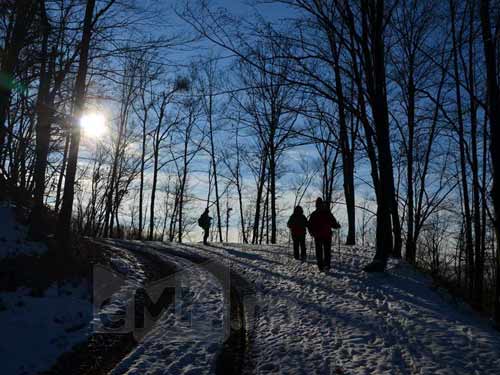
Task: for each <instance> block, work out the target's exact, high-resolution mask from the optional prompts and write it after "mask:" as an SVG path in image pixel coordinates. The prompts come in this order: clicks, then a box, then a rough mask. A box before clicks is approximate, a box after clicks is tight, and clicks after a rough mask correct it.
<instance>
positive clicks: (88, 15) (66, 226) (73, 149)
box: [58, 0, 95, 248]
mask: <svg viewBox="0 0 500 375" xmlns="http://www.w3.org/2000/svg"><path fill="white" fill-rule="evenodd" d="M94 6H95V0H88V1H87V6H86V9H85V19H84V22H83V34H82V43H81V46H80V63H79V66H78V73H77V76H76V82H75V116H74V117H75V120H73V124H72V126H71V144H70V148H69V155H68V165H67V170H66V179H65V181H64V198H63V202H62V207H61V212H60V214H59V228H58V230H59V233H58V238H59V241H60V243H61V246H62V247H63V248H68V245H69V242H70V237H71V215H72V211H73V198H74V194H75V176H76V168H77V163H78V150H79V147H80V124H79V123H78V119H79V118H80V116H81V114H82V111H83V109H84V106H85V80H86V77H87V68H88V53H89V46H90V39H91V36H92V35H91V34H92V19H93V13H94Z"/></svg>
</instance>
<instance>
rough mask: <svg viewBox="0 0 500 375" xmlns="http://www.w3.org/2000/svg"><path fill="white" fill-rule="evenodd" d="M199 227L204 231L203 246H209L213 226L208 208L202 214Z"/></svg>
mask: <svg viewBox="0 0 500 375" xmlns="http://www.w3.org/2000/svg"><path fill="white" fill-rule="evenodd" d="M198 225H199V226H200V227H201V228H202V229H203V231H204V233H203V244H204V245H208V242H207V240H208V236H209V234H210V226H211V225H212V218H211V217H210V216H209V211H208V208H206V209H205V211H204V212H203V213H202V214H201V216H200V218H199V219H198Z"/></svg>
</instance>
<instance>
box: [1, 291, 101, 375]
mask: <svg viewBox="0 0 500 375" xmlns="http://www.w3.org/2000/svg"><path fill="white" fill-rule="evenodd" d="M91 317H92V306H91V304H90V296H89V289H88V287H86V286H85V285H69V284H67V285H63V286H60V287H57V286H52V287H50V288H49V289H47V290H46V291H45V293H44V295H43V296H37V297H33V296H31V295H30V291H29V290H26V289H18V290H17V291H16V292H12V293H0V330H1V332H2V336H1V337H2V340H1V341H0V363H1V371H0V372H1V373H2V374H6V375H21V374H22V375H31V374H37V373H39V372H40V371H44V370H47V369H48V368H49V367H50V366H51V364H52V363H54V362H55V361H56V359H57V357H58V356H59V355H60V354H62V353H64V352H66V351H68V350H70V349H71V348H72V347H73V346H74V345H75V344H77V343H78V342H81V341H82V340H84V339H85V338H86V337H87V336H88V334H89V333H90V328H89V321H90V320H91Z"/></svg>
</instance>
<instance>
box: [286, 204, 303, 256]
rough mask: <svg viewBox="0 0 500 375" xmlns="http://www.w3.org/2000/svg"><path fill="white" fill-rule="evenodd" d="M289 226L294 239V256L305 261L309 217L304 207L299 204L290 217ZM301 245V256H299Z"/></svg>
mask: <svg viewBox="0 0 500 375" xmlns="http://www.w3.org/2000/svg"><path fill="white" fill-rule="evenodd" d="M287 227H288V228H290V233H291V235H292V241H293V257H294V258H295V259H297V260H299V259H300V260H301V261H302V262H304V261H305V260H306V256H307V254H306V228H307V218H306V217H305V216H304V210H303V209H302V207H300V206H297V207H295V209H294V210H293V214H292V216H290V218H289V219H288V223H287ZM299 247H300V258H299Z"/></svg>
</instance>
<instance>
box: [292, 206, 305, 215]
mask: <svg viewBox="0 0 500 375" xmlns="http://www.w3.org/2000/svg"><path fill="white" fill-rule="evenodd" d="M293 213H294V214H303V213H304V210H303V209H302V207H300V206H297V207H295V208H294V210H293Z"/></svg>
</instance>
